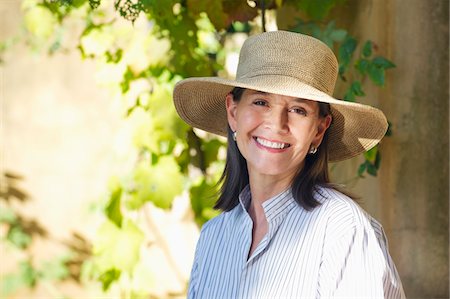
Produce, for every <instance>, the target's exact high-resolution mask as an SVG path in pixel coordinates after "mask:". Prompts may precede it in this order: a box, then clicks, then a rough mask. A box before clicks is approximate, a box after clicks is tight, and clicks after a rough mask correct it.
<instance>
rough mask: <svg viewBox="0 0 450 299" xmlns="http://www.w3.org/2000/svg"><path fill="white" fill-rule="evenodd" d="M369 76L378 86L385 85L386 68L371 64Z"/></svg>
mask: <svg viewBox="0 0 450 299" xmlns="http://www.w3.org/2000/svg"><path fill="white" fill-rule="evenodd" d="M367 74H368V75H369V78H370V79H371V80H372V81H373V83H375V84H376V85H378V86H383V85H384V69H383V68H380V67H377V66H376V65H375V64H373V63H371V64H369V66H368V68H367Z"/></svg>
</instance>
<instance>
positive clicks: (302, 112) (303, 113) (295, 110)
mask: <svg viewBox="0 0 450 299" xmlns="http://www.w3.org/2000/svg"><path fill="white" fill-rule="evenodd" d="M289 112H294V113H297V114H300V115H306V110H305V109H303V108H291V109H289Z"/></svg>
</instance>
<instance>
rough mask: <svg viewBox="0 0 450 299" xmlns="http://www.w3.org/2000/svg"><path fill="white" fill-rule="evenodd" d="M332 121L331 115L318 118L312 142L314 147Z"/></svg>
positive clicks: (320, 140) (318, 143) (317, 145)
mask: <svg viewBox="0 0 450 299" xmlns="http://www.w3.org/2000/svg"><path fill="white" fill-rule="evenodd" d="M331 121H332V117H331V115H327V116H325V117H323V118H319V125H318V126H317V133H316V136H315V137H314V141H313V144H314V146H315V147H319V145H320V144H321V143H322V139H323V136H324V135H325V132H326V130H327V129H328V128H329V127H330V125H331Z"/></svg>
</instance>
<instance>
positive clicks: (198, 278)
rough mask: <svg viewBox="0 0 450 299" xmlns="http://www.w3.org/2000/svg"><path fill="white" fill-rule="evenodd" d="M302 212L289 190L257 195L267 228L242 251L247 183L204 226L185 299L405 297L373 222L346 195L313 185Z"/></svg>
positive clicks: (247, 231)
mask: <svg viewBox="0 0 450 299" xmlns="http://www.w3.org/2000/svg"><path fill="white" fill-rule="evenodd" d="M316 199H317V200H318V201H319V202H320V203H321V205H320V206H318V207H316V208H314V209H313V210H311V211H306V210H305V209H303V208H302V207H301V206H300V205H298V204H297V203H296V201H295V200H294V198H293V197H292V193H291V190H290V189H289V190H286V191H284V192H282V193H280V194H278V195H277V196H275V197H273V198H271V199H269V200H267V201H265V202H264V203H263V209H264V212H265V215H266V218H267V222H268V232H267V234H266V235H265V236H264V238H263V239H262V240H261V242H260V243H259V244H258V245H257V247H256V249H255V250H254V252H253V253H252V255H251V256H250V257H248V253H249V250H250V246H251V242H252V228H253V224H252V220H251V218H250V216H249V214H248V212H247V210H248V207H249V204H250V201H251V194H250V189H249V187H248V186H247V187H246V188H245V189H244V190H243V191H242V193H241V195H240V197H239V202H240V204H238V205H237V206H236V207H235V208H234V209H233V210H231V211H229V212H224V213H222V214H220V215H219V216H217V217H215V218H213V219H211V220H210V221H208V222H207V223H205V224H204V226H203V228H202V231H201V234H200V239H199V241H198V243H197V248H196V252H195V259H194V264H193V267H192V273H191V279H190V284H189V292H188V298H191V299H194V298H214V299H216V298H271V299H272V298H405V295H404V292H403V288H402V284H401V281H400V278H399V275H398V273H397V270H396V268H395V265H394V263H393V261H392V259H391V257H390V256H389V253H388V250H387V242H386V237H385V234H384V231H383V229H382V227H381V225H380V224H379V223H378V222H377V221H375V220H374V219H373V218H372V217H371V216H369V215H368V214H366V213H365V212H364V211H363V210H362V209H361V208H360V207H359V206H358V205H357V204H356V203H355V202H354V201H353V200H352V199H350V198H348V197H347V196H345V195H343V194H341V193H339V192H337V191H335V190H333V189H328V188H319V189H318V192H317V193H316Z"/></svg>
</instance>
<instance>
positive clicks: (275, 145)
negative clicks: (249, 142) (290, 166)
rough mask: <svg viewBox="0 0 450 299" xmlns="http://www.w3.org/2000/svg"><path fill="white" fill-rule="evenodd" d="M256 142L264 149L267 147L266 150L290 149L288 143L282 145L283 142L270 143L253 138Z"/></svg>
mask: <svg viewBox="0 0 450 299" xmlns="http://www.w3.org/2000/svg"><path fill="white" fill-rule="evenodd" d="M254 138H255V140H256V142H258V143H259V144H260V145H262V146H264V147H268V148H273V149H285V148H288V147H290V146H291V145H290V144H289V143H283V142H272V141H269V140H266V139H262V138H259V137H254Z"/></svg>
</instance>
